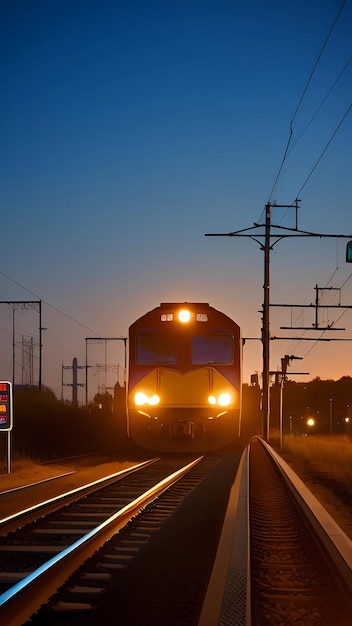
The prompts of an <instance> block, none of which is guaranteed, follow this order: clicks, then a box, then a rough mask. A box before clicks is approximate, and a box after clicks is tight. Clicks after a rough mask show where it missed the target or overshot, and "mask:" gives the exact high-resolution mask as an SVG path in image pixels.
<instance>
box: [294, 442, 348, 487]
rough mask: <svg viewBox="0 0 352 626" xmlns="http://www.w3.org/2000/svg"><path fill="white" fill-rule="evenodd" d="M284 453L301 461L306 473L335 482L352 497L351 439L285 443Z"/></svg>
mask: <svg viewBox="0 0 352 626" xmlns="http://www.w3.org/2000/svg"><path fill="white" fill-rule="evenodd" d="M283 451H284V452H286V453H289V454H292V456H294V457H295V458H297V459H299V460H300V461H302V462H303V463H304V465H305V467H306V469H307V470H308V471H309V472H310V473H311V474H314V475H316V476H317V478H321V479H323V480H324V481H332V482H334V483H335V484H336V485H339V486H340V488H341V489H343V490H346V491H347V492H349V493H350V494H352V440H351V439H350V438H349V437H348V436H344V435H338V436H325V437H318V436H317V437H297V436H294V435H290V436H286V437H284V439H283Z"/></svg>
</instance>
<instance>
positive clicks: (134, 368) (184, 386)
mask: <svg viewBox="0 0 352 626" xmlns="http://www.w3.org/2000/svg"><path fill="white" fill-rule="evenodd" d="M241 348H242V342H241V333H240V328H239V326H238V325H237V324H236V323H235V322H234V321H232V320H231V319H230V318H229V317H227V315H225V314H224V313H221V312H220V311H217V310H216V309H214V308H212V307H210V306H209V304H206V303H192V304H191V303H187V302H186V303H163V304H161V305H160V306H159V307H157V308H155V309H153V310H152V311H150V312H149V313H147V314H146V315H144V316H143V317H141V318H140V319H138V320H137V321H136V322H134V324H132V325H131V327H130V329H129V371H128V387H127V419H128V432H129V435H130V436H131V437H132V439H133V440H134V441H135V442H136V443H137V444H138V445H140V446H142V447H144V448H147V449H150V450H156V451H162V452H188V451H189V452H196V451H197V452H206V451H210V450H216V449H219V448H221V447H223V446H225V445H227V444H229V443H230V442H231V441H232V440H233V439H234V437H235V436H236V435H238V434H239V428H240V413H241V369H242V368H241V365H242V349H241Z"/></svg>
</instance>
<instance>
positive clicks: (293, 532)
mask: <svg viewBox="0 0 352 626" xmlns="http://www.w3.org/2000/svg"><path fill="white" fill-rule="evenodd" d="M351 598H352V542H351V541H350V539H349V538H348V537H347V536H346V535H345V533H343V532H342V530H341V529H340V528H339V527H338V525H337V524H336V523H335V522H334V520H333V519H332V518H331V517H330V515H328V513H327V512H326V511H325V510H324V509H323V507H322V506H321V505H320V504H319V502H318V501H317V500H316V498H315V497H314V496H313V495H312V494H311V492H310V491H309V490H308V489H307V488H306V487H305V485H304V484H303V483H302V481H301V480H300V479H299V478H298V477H297V476H296V475H295V474H294V472H293V471H292V470H291V469H290V468H289V466H288V465H287V464H286V463H285V462H284V461H283V459H281V457H280V456H279V455H278V454H276V453H275V451H274V450H273V449H272V448H271V447H270V446H269V445H268V444H266V443H265V442H264V441H263V440H262V439H261V438H254V439H253V440H252V441H251V443H250V445H249V446H248V448H247V449H246V450H245V451H244V453H243V455H242V458H241V462H240V467H239V471H238V473H237V476H236V480H235V483H234V485H233V488H232V492H231V496H230V499H229V505H228V510H227V514H226V516H225V522H224V526H223V532H222V535H221V538H220V542H219V547H218V552H217V557H216V559H215V563H214V568H213V571H212V575H211V578H210V582H209V586H208V590H207V593H206V597H205V602H204V604H203V609H202V612H201V616H200V621H199V626H225V625H226V624H230V623H235V624H236V625H238V626H242V625H243V626H251V625H252V624H253V625H254V624H259V623H260V624H262V623H263V624H264V623H268V624H269V623H270V624H271V625H272V626H275V625H276V624H286V623H290V624H291V623H292V624H294V623H296V621H295V620H298V619H301V620H302V622H301V623H306V624H309V625H310V626H315V625H316V626H348V625H349V624H350V623H351V614H352V605H351Z"/></svg>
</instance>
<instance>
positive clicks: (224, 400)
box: [218, 393, 231, 406]
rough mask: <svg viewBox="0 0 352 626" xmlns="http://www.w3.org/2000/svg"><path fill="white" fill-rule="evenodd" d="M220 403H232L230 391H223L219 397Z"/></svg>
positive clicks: (224, 404) (222, 404) (227, 404)
mask: <svg viewBox="0 0 352 626" xmlns="http://www.w3.org/2000/svg"><path fill="white" fill-rule="evenodd" d="M218 403H219V405H220V406H229V404H230V403H231V396H230V394H229V393H221V394H220V395H219V397H218Z"/></svg>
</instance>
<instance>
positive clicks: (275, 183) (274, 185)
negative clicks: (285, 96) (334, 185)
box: [268, 0, 347, 203]
mask: <svg viewBox="0 0 352 626" xmlns="http://www.w3.org/2000/svg"><path fill="white" fill-rule="evenodd" d="M346 2H347V0H343V2H342V5H341V7H340V9H339V11H338V13H337V15H336V17H335V20H334V22H333V24H332V26H331V28H330V30H329V33H328V35H327V37H326V39H325V41H324V43H323V46H322V48H321V50H320V52H319V54H318V57H317V59H316V61H315V64H314V66H313V69H312V71H311V73H310V76H309V78H308V80H307V83H306V85H305V87H304V89H303V92H302V94H301V97H300V99H299V101H298V104H297V106H296V109H295V111H294V113H293V116H292V118H291V121H290V130H289V136H288V140H287V144H286V148H285V151H284V154H283V157H282V159H281V163H280V166H279V170H278V173H277V175H276V178H275V181H274V184H273V187H272V189H271V192H270V195H269V200H268V203H270V202H271V199H272V196H273V193H274V191H275V189H276V185H277V183H278V180H279V178H280V176H281V172H282V169H283V166H284V163H285V161H286V158H287V155H288V151H289V147H290V143H291V139H292V135H293V124H294V121H295V118H296V116H297V113H298V111H299V109H300V107H301V105H302V102H303V99H304V97H305V95H306V93H307V90H308V87H309V85H310V83H311V81H312V78H313V76H314V73H315V71H316V69H317V67H318V64H319V61H320V59H321V57H322V55H323V53H324V50H325V48H326V46H327V44H328V41H329V39H330V37H331V35H332V33H333V31H334V28H335V26H336V24H337V21H338V19H339V17H340V15H341V13H342V11H343V9H344V6H345V4H346ZM312 173H313V171H312V172H311V174H312ZM309 178H310V176H309ZM306 182H308V180H307V181H306ZM305 184H306V183H305ZM305 184H304V185H303V186H305ZM302 188H303V187H302ZM298 196H299V192H298V194H297V195H296V197H297V198H298Z"/></svg>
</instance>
